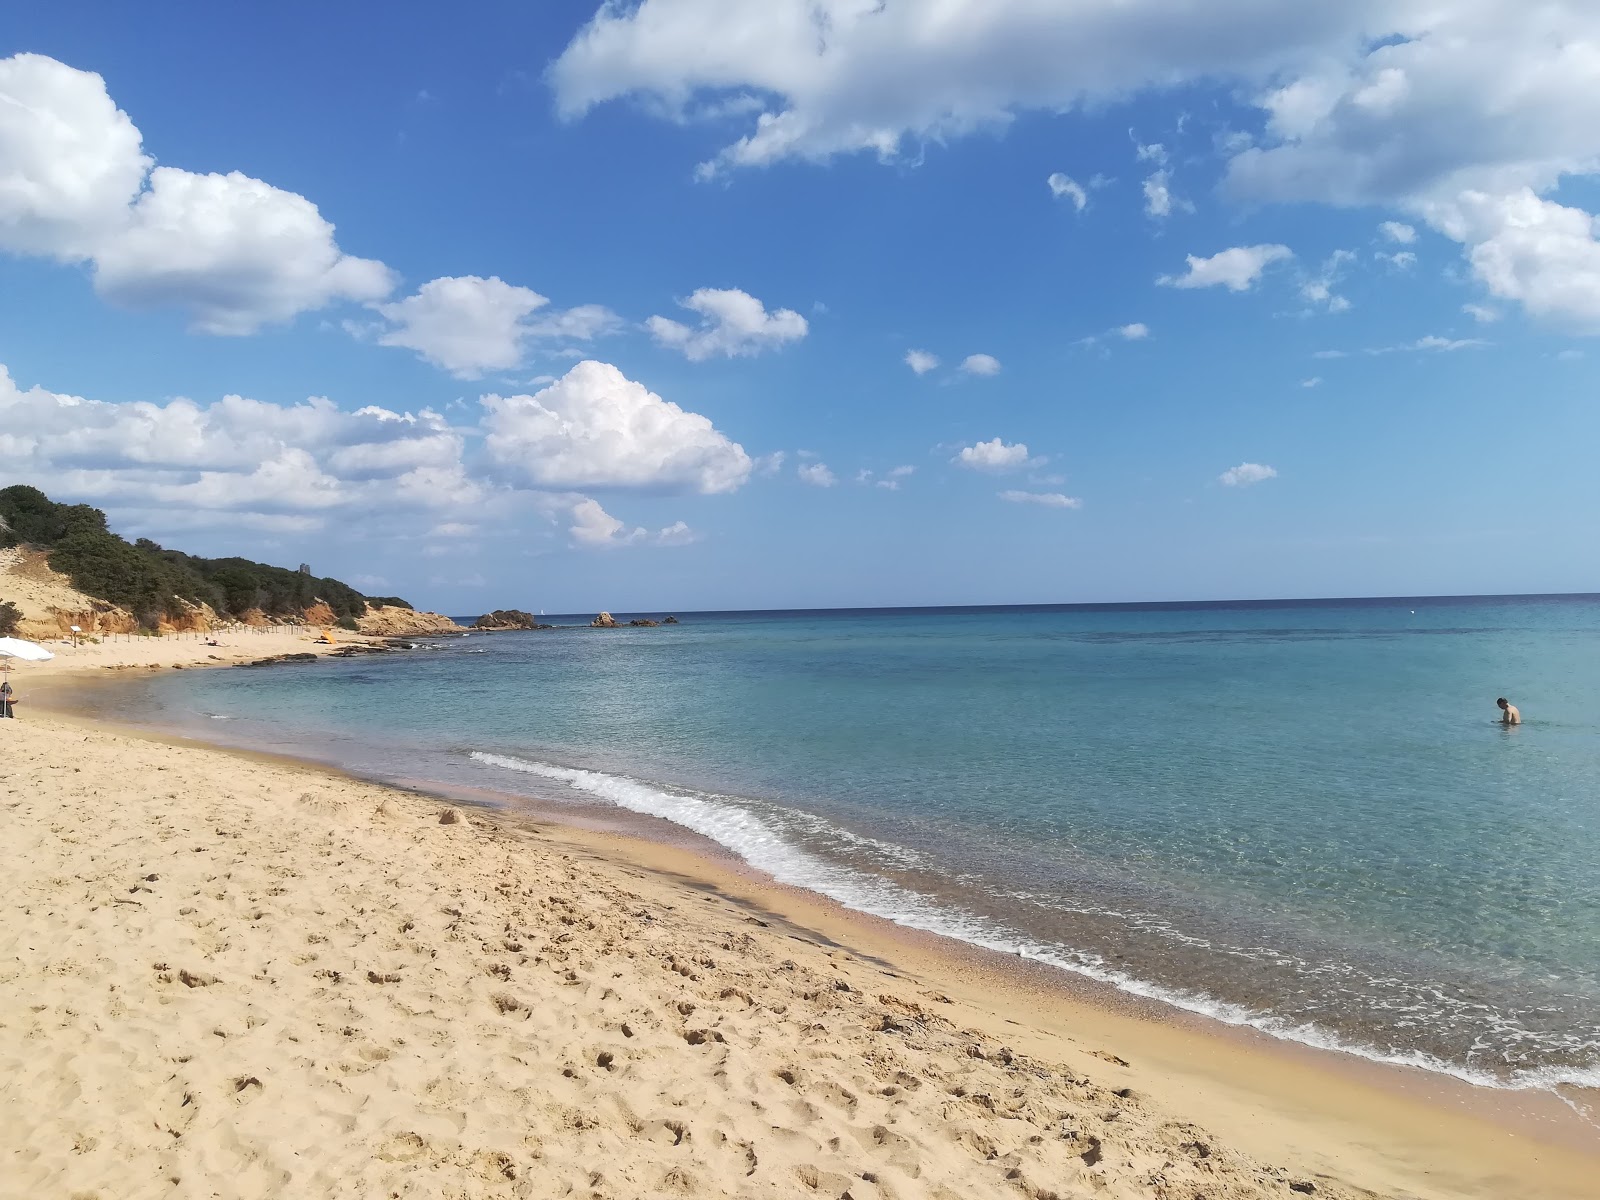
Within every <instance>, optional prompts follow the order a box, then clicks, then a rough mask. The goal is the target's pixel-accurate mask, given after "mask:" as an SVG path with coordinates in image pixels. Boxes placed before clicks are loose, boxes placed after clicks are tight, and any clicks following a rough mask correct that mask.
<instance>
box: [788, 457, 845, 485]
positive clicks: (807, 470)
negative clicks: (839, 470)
mask: <svg viewBox="0 0 1600 1200" xmlns="http://www.w3.org/2000/svg"><path fill="white" fill-rule="evenodd" d="M798 473H799V475H800V482H801V483H809V484H810V485H811V486H812V487H823V488H828V487H832V486H833V485H834V484H836V483H838V482H839V480H838V479H837V478H836V477H835V475H834V473H833V472H832V471H830V470H829V469H828V466H827V464H826V463H820V462H808V463H801V464H800V467H799V471H798Z"/></svg>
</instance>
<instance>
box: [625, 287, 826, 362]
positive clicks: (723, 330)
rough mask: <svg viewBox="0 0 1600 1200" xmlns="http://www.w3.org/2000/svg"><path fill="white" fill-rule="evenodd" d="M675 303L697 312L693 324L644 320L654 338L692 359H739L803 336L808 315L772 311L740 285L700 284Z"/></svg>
mask: <svg viewBox="0 0 1600 1200" xmlns="http://www.w3.org/2000/svg"><path fill="white" fill-rule="evenodd" d="M679 304H680V305H682V307H684V308H686V309H688V310H689V311H690V312H693V313H697V314H699V317H700V321H699V324H698V325H696V326H693V327H691V326H688V325H685V324H683V323H681V322H679V321H674V320H671V319H670V318H667V317H662V316H655V317H651V318H650V319H649V320H648V321H646V322H645V327H646V328H647V329H649V331H650V334H651V336H652V337H654V338H655V340H656V341H657V342H659V343H660V344H661V345H663V346H667V347H670V348H671V349H674V350H677V351H679V352H680V353H682V355H683V356H684V357H685V358H687V359H688V360H689V361H690V362H703V361H704V360H705V359H708V358H717V357H723V358H740V357H750V356H752V355H756V354H760V353H761V352H762V351H763V350H775V349H777V348H779V347H781V346H783V345H784V344H786V343H788V342H794V341H798V340H799V339H801V338H803V337H805V336H806V331H807V328H808V327H807V325H806V319H805V318H804V317H802V316H801V315H800V314H799V313H797V312H795V311H794V310H793V309H789V308H779V309H774V310H773V311H771V312H768V311H767V308H766V306H765V305H764V304H762V303H761V301H759V300H757V299H756V298H755V297H754V296H752V295H750V294H749V293H748V292H742V291H740V290H739V289H738V288H701V289H700V290H699V291H697V292H695V293H694V294H693V295H691V296H690V297H689V298H688V299H687V300H680V301H679Z"/></svg>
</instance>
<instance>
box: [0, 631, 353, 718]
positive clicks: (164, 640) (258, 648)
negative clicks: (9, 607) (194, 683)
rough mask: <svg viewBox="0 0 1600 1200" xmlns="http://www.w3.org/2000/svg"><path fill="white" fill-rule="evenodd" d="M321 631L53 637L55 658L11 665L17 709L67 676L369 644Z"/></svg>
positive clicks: (50, 646)
mask: <svg viewBox="0 0 1600 1200" xmlns="http://www.w3.org/2000/svg"><path fill="white" fill-rule="evenodd" d="M321 632H322V631H321V630H319V629H308V628H304V627H291V628H282V627H274V628H271V629H261V630H256V629H230V630H221V631H219V632H216V633H177V634H174V633H169V634H166V635H164V636H162V637H153V636H152V637H145V636H142V635H140V634H135V633H117V634H110V635H105V636H102V637H99V638H97V639H83V640H80V642H79V644H78V645H76V646H74V645H73V644H72V642H71V640H70V639H49V640H43V641H41V642H40V643H39V644H40V645H42V646H43V647H44V648H45V649H46V650H48V651H50V653H52V654H54V655H55V657H54V658H53V659H50V660H49V661H47V662H21V661H14V662H12V663H11V664H10V669H11V683H12V686H13V687H15V688H16V689H17V696H18V702H17V708H18V710H19V711H22V710H23V709H24V707H25V706H26V704H27V703H28V686H29V684H30V683H33V682H41V683H48V682H49V681H50V680H53V679H59V678H61V677H63V676H67V675H76V676H86V675H90V674H104V673H105V672H108V671H129V672H137V671H140V670H156V669H168V670H170V669H173V668H193V667H229V666H237V665H238V664H239V663H247V662H253V661H255V660H256V659H258V658H273V657H276V656H277V655H280V654H330V653H332V652H333V651H335V650H337V649H339V647H340V646H345V645H350V644H352V643H358V642H365V641H368V640H370V639H367V638H364V637H361V636H359V635H356V634H347V633H344V632H342V631H338V630H336V631H334V633H333V635H332V636H333V637H334V639H335V644H334V645H328V644H326V643H323V642H319V641H317V640H316V639H317V637H318V636H319V635H320V634H321ZM207 639H214V640H215V641H216V642H217V643H218V644H217V645H215V646H208V645H206V640H207Z"/></svg>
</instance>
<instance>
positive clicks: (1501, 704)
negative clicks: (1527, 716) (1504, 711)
mask: <svg viewBox="0 0 1600 1200" xmlns="http://www.w3.org/2000/svg"><path fill="white" fill-rule="evenodd" d="M1508 703H1509V701H1507V700H1506V698H1505V697H1504V696H1501V697H1500V698H1499V699H1498V700H1496V701H1495V702H1494V706H1495V707H1496V708H1504V707H1505V706H1506V705H1507V704H1508Z"/></svg>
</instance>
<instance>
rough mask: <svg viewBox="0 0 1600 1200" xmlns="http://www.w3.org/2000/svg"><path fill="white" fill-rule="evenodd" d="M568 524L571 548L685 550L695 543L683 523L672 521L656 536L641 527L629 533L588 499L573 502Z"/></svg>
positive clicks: (693, 535) (630, 530) (614, 518)
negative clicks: (675, 547) (635, 547)
mask: <svg viewBox="0 0 1600 1200" xmlns="http://www.w3.org/2000/svg"><path fill="white" fill-rule="evenodd" d="M571 520H572V524H571V525H570V526H569V527H568V529H567V532H568V533H569V534H571V535H572V544H573V545H574V546H580V547H588V548H616V547H621V546H638V545H655V546H685V545H688V544H689V543H690V542H692V541H695V540H696V537H695V533H694V531H693V530H692V529H690V528H689V526H688V525H686V524H684V523H683V522H682V521H674V522H673V523H672V524H671V525H668V526H667V527H666V528H665V529H659V530H657V531H656V532H655V533H651V532H650V531H649V530H648V529H645V528H643V527H642V526H638V527H635V528H633V529H629V528H628V527H627V526H626V525H625V524H623V522H621V521H619V520H617V518H616V517H613V516H612V515H611V514H610V513H608V512H607V511H606V510H605V509H604V508H602V507H601V505H600V503H599V501H597V500H591V499H589V497H587V496H581V497H579V498H578V499H577V500H576V501H574V502H573V504H572V509H571Z"/></svg>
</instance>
